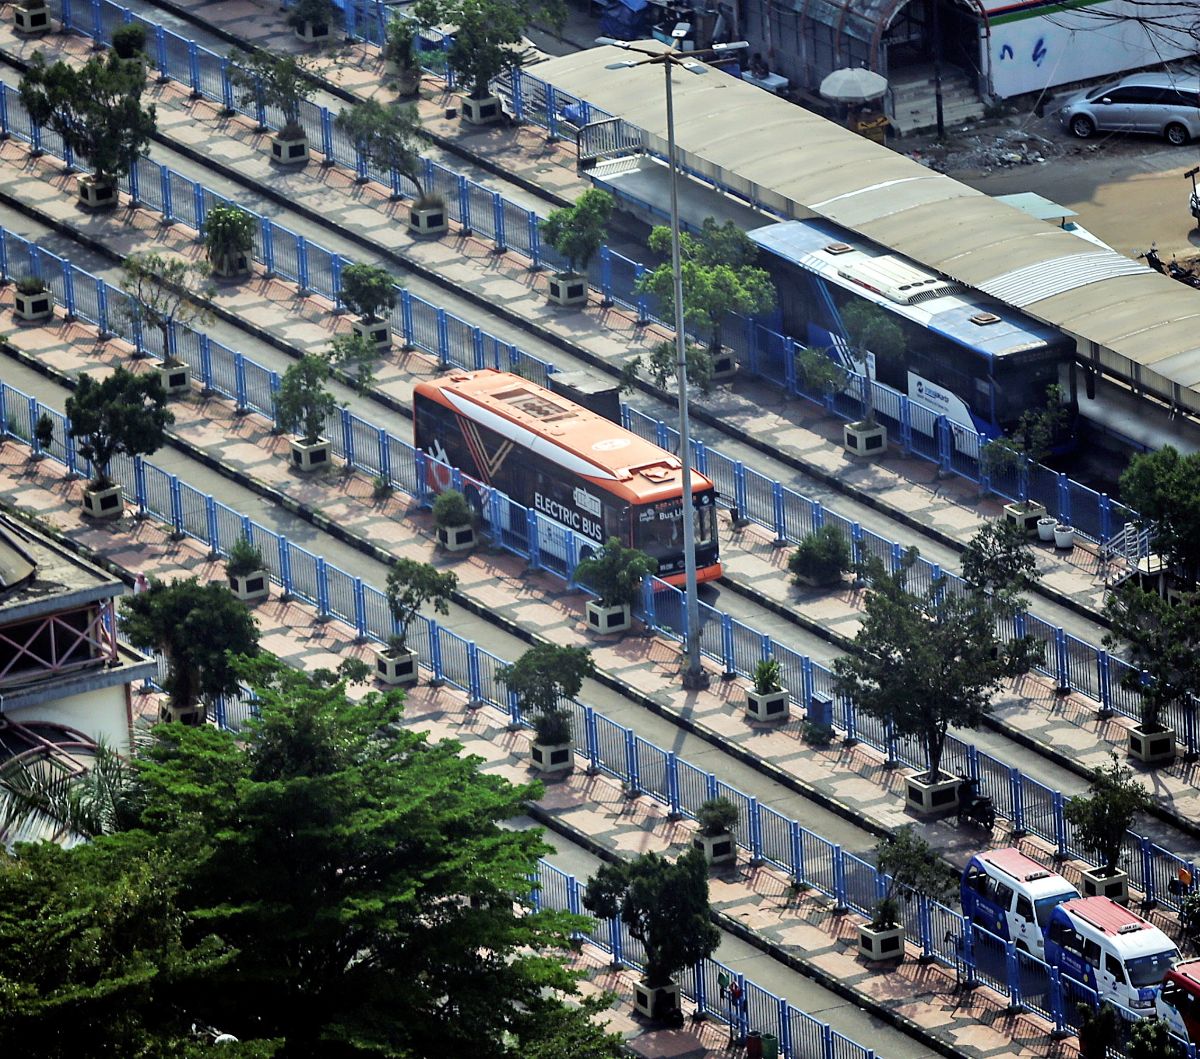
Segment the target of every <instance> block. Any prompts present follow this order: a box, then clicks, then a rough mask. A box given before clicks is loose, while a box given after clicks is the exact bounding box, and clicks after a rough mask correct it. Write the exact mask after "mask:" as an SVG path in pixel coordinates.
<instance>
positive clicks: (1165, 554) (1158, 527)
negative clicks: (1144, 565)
mask: <svg viewBox="0 0 1200 1059" xmlns="http://www.w3.org/2000/svg"><path fill="white" fill-rule="evenodd" d="M1121 499H1122V500H1123V501H1124V502H1125V503H1126V504H1127V505H1128V506H1129V507H1130V508H1132V509H1133V510H1134V511H1136V512H1138V517H1137V520H1136V523H1137V527H1138V529H1139V530H1149V531H1150V532H1152V533H1153V535H1154V551H1155V553H1156V554H1157V555H1158V556H1160V557H1161V559H1162V561H1163V563H1164V565H1165V566H1166V567H1167V569H1169V570H1170V572H1171V576H1172V580H1174V581H1175V582H1176V583H1177V584H1179V585H1180V586H1181V587H1184V588H1192V587H1194V586H1195V584H1196V577H1197V574H1198V573H1200V533H1197V532H1196V527H1197V526H1200V453H1190V454H1188V455H1184V454H1182V453H1180V452H1179V451H1178V450H1177V449H1175V448H1173V447H1172V446H1170V445H1164V446H1163V447H1162V448H1161V449H1158V450H1157V451H1156V452H1140V453H1138V454H1137V455H1136V456H1134V457H1133V459H1131V460H1130V461H1129V466H1128V467H1126V468H1125V470H1124V471H1123V472H1122V474H1121Z"/></svg>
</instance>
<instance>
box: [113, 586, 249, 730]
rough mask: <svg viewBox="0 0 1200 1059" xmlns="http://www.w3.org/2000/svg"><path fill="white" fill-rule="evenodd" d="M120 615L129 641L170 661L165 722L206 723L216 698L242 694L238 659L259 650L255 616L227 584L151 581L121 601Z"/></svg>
mask: <svg viewBox="0 0 1200 1059" xmlns="http://www.w3.org/2000/svg"><path fill="white" fill-rule="evenodd" d="M121 612H122V618H123V620H124V629H125V633H126V635H127V636H128V637H129V639H130V640H131V641H132V642H133V643H135V644H137V645H139V646H141V647H145V648H149V649H152V650H155V651H159V652H161V653H162V655H163V658H164V659H165V660H166V663H167V675H166V678H165V679H164V680H163V685H162V686H163V690H164V691H165V692H166V693H167V700H166V702H165V703H164V704H163V705H162V707H161V709H160V713H159V718H160V720H163V721H177V722H180V723H182V724H189V725H201V724H203V723H204V722H205V720H206V719H207V717H208V704H209V703H210V702H211V701H212V700H213V699H215V698H216V697H217V696H219V695H232V694H234V693H235V692H236V691H237V690H238V687H239V680H238V671H237V668H236V664H235V662H234V658H235V657H236V656H240V655H253V654H256V653H257V651H258V626H257V625H256V624H255V621H254V618H253V616H252V615H251V614H250V612H249V611H248V610H247V609H246V608H245V607H244V606H242V604H241V603H239V602H238V601H237V600H236V599H234V597H233V594H232V593H231V592H230V591H229V589H227V588H226V587H225V586H224V585H219V584H201V583H200V581H199V580H198V579H197V578H194V577H190V578H187V579H186V580H180V581H173V582H171V583H170V584H165V583H163V582H162V581H158V580H152V581H151V582H150V587H149V588H148V589H146V591H144V592H140V593H138V594H137V595H136V596H125V597H123V598H122V599H121Z"/></svg>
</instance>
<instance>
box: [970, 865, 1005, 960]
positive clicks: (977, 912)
mask: <svg viewBox="0 0 1200 1059" xmlns="http://www.w3.org/2000/svg"><path fill="white" fill-rule="evenodd" d="M1012 898H1013V892H1012V890H1011V889H1010V888H1009V887H1008V886H1006V885H1005V884H1004V883H1002V882H1000V881H999V880H997V879H994V878H992V876H990V875H989V874H988V873H987V872H986V871H984V869H983V868H982V867H981V866H979V865H978V864H975V863H972V864H970V865H968V866H967V870H966V871H965V872H964V873H963V881H962V906H963V914H964V915H965V916H966V917H967V918H968V919H970V920H971V922H972V923H977V924H978V925H979V926H981V927H983V929H984V930H986V931H988V932H989V933H991V934H995V935H996V937H998V938H1003V939H1004V940H1005V941H1008V940H1009V922H1008V913H1009V909H1010V908H1011V907H1012Z"/></svg>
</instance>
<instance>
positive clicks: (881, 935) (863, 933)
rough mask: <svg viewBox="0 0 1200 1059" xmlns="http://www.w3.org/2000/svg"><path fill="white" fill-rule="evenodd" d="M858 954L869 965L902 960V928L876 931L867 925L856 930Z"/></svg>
mask: <svg viewBox="0 0 1200 1059" xmlns="http://www.w3.org/2000/svg"><path fill="white" fill-rule="evenodd" d="M858 954H859V956H861V957H862V958H863V959H864V960H867V961H869V962H870V963H878V962H880V961H882V960H903V959H904V928H903V927H886V928H884V929H883V930H877V929H876V928H875V927H873V926H871V925H870V924H869V923H864V924H863V925H862V926H860V927H859V928H858Z"/></svg>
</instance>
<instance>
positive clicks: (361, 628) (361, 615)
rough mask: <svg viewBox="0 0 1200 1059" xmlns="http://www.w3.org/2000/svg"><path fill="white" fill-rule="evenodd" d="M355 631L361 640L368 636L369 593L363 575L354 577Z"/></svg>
mask: <svg viewBox="0 0 1200 1059" xmlns="http://www.w3.org/2000/svg"><path fill="white" fill-rule="evenodd" d="M354 631H355V632H356V633H357V634H358V638H359V639H360V640H365V639H366V638H367V594H366V592H364V591H363V580H362V578H361V577H356V578H355V579H354Z"/></svg>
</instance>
